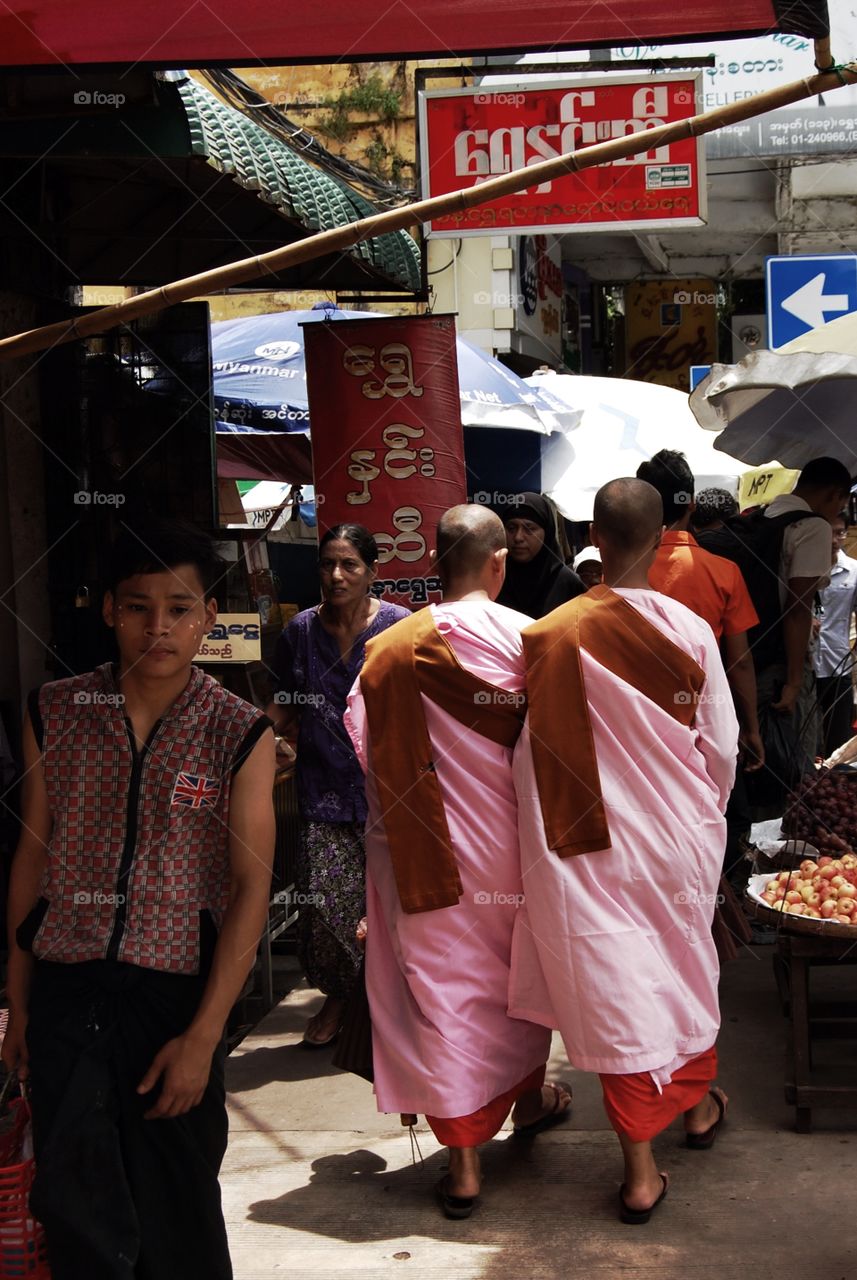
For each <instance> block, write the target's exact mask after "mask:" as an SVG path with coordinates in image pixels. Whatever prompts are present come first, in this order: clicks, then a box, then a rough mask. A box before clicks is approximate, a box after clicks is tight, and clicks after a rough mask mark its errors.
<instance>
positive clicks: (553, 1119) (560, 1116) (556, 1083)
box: [512, 1080, 574, 1138]
mask: <svg viewBox="0 0 857 1280" xmlns="http://www.w3.org/2000/svg"><path fill="white" fill-rule="evenodd" d="M548 1087H549V1088H551V1089H553V1091H554V1098H553V1108H552V1109H551V1110H550V1111H549V1112H548V1113H547V1115H544V1116H541V1117H540V1118H539V1119H538V1120H534V1121H533V1123H532V1124H519V1125H515V1126H514V1128H513V1129H512V1133H513V1134H514V1135H515V1137H516V1138H534V1137H535V1136H536V1134H537V1133H544V1131H545V1129H552V1128H553V1126H554V1125H555V1124H562V1122H563V1121H564V1120H567V1119H568V1118H569V1116H570V1115H571V1107H572V1102H573V1100H574V1095H573V1093H572V1089H571V1085H570V1084H566V1083H565V1081H564V1080H551V1081H549V1082H548ZM560 1089H563V1090H564V1091H565V1092H566V1093H567V1094H568V1096H569V1098H571V1099H572V1102H569V1104H568V1106H567V1107H562V1109H560V1102H561V1098H560Z"/></svg>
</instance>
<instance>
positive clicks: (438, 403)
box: [304, 316, 466, 608]
mask: <svg viewBox="0 0 857 1280" xmlns="http://www.w3.org/2000/svg"><path fill="white" fill-rule="evenodd" d="M304 342H305V346H306V371H307V390H308V394H309V405H310V418H311V421H312V453H313V472H314V479H315V492H316V502H317V511H318V527H319V536H322V535H323V534H324V533H325V532H326V531H327V530H328V529H330V528H333V526H334V525H337V524H341V523H351V524H362V525H365V527H366V528H367V529H368V530H369V532H370V533H371V534H372V535H373V536H374V538H375V541H376V542H377V544H378V552H379V555H378V581H377V583H376V587H375V590H376V592H377V594H378V595H380V596H381V597H382V598H383V599H384V600H388V601H391V602H394V603H397V604H403V605H406V606H407V607H408V608H418V607H419V606H421V605H424V604H428V603H429V602H430V601H431V600H438V599H439V598H440V581H439V580H438V578H437V577H436V576H435V575H434V573H433V571H432V567H431V562H430V558H429V553H430V552H431V551H432V549H433V548H434V543H435V531H436V529H437V522H438V520H439V518H440V516H441V515H442V514H443V512H444V511H446V510H447V509H448V508H449V507H452V506H455V505H456V504H457V503H460V502H465V501H466V485H465V476H464V443H463V436H462V429H461V410H460V401H459V391H458V366H457V362H456V354H455V321H454V319H453V317H452V316H390V317H383V318H379V319H377V320H374V319H373V320H366V319H363V320H333V321H330V322H326V323H316V324H309V325H306V326H305V328H304Z"/></svg>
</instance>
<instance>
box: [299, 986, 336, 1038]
mask: <svg viewBox="0 0 857 1280" xmlns="http://www.w3.org/2000/svg"><path fill="white" fill-rule="evenodd" d="M344 1009H345V1001H344V1000H337V999H334V997H333V996H328V997H327V999H326V1000H325V1002H324V1004H323V1005H322V1006H321V1008H320V1009H319V1011H318V1013H317V1014H315V1015H314V1017H312V1018H310V1020H309V1022H308V1023H307V1025H306V1031H305V1032H304V1040H305V1041H306V1042H307V1043H308V1044H326V1043H327V1041H328V1040H331V1039H332V1038H333V1036H335V1035H336V1033H337V1031H338V1030H339V1028H340V1026H341V1025H342V1014H343V1011H344Z"/></svg>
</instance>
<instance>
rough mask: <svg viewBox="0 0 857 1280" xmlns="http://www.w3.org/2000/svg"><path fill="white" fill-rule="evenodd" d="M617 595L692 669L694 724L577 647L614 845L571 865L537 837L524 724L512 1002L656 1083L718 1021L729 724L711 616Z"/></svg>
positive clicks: (617, 1068)
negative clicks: (520, 897)
mask: <svg viewBox="0 0 857 1280" xmlns="http://www.w3.org/2000/svg"><path fill="white" fill-rule="evenodd" d="M618 594H619V595H622V596H624V597H625V599H626V600H627V601H628V602H629V603H630V604H632V605H633V606H634V608H635V609H638V610H639V611H640V613H642V614H643V615H644V617H645V618H647V619H648V621H649V622H651V623H652V624H653V625H654V626H656V627H658V628H659V629H660V630H661V631H663V632H664V633H665V634H666V635H667V636H668V637H669V638H670V639H671V640H672V641H673V642H674V643H675V644H677V645H679V646H680V647H681V648H682V649H684V650H685V652H687V653H689V654H690V655H691V656H692V657H693V658H694V659H695V660H696V661H697V662H698V663H699V665H700V666H701V667H702V668H703V670H704V671H705V673H706V681H705V684H704V686H703V689H702V692H701V694H700V695H699V701H698V705H697V712H696V721H695V724H694V726H693V727H692V728H685V727H684V726H683V725H681V724H679V722H678V721H677V720H675V719H674V718H673V717H672V716H671V715H669V714H667V713H666V712H664V711H662V710H661V709H660V707H658V706H656V705H655V704H654V703H653V702H651V701H650V700H649V699H648V698H646V697H645V696H644V695H643V694H641V693H639V692H638V691H637V690H635V689H632V688H631V687H630V686H629V685H627V684H626V683H625V682H624V681H622V680H621V679H620V678H619V677H617V676H615V675H613V674H612V673H611V672H609V671H607V670H605V669H604V668H603V667H601V666H600V665H599V664H598V663H596V662H595V660H594V659H593V658H592V657H590V655H589V654H588V653H586V652H583V653H582V661H583V675H584V681H585V684H586V693H587V700H588V703H589V714H590V719H591V723H592V732H593V737H594V742H595V751H596V756H597V759H598V766H599V772H600V778H601V788H602V793H603V799H604V806H605V812H606V814H607V821H608V824H609V828H610V835H611V841H612V848H611V849H607V850H602V851H600V852H596V853H587V854H580V855H578V856H576V857H571V858H560V857H559V856H558V855H557V854H556V853H555V852H554V851H553V850H552V849H549V848H548V846H547V843H546V841H545V833H544V825H543V822H542V812H541V806H540V802H539V796H538V791H537V787H536V778H535V773H534V770H533V757H532V750H531V746H530V738H529V721H528V722H527V724H526V725H525V726H524V731H523V733H522V735H521V737H520V739H519V740H518V745H517V747H516V749H515V760H514V773H515V784H516V788H517V793H518V810H519V827H520V836H521V861H522V874H523V882H524V892H525V895H526V902H525V904H524V905H523V907H522V909H521V911H520V912H519V915H518V920H517V922H516V926H515V943H514V956H513V972H512V981H511V998H510V1011H511V1012H512V1013H514V1014H515V1015H516V1016H517V1017H519V1018H531V1019H533V1020H534V1021H537V1022H542V1023H543V1024H544V1025H545V1026H546V1027H559V1029H560V1031H561V1032H562V1037H563V1040H564V1041H565V1046H566V1052H567V1053H568V1058H569V1061H570V1062H571V1063H572V1065H573V1066H575V1067H579V1068H581V1069H582V1070H585V1071H597V1072H601V1073H605V1074H609V1075H627V1074H631V1073H634V1072H651V1073H652V1076H653V1078H654V1080H655V1082H656V1083H657V1084H658V1085H663V1084H666V1083H668V1082H669V1079H670V1076H671V1074H672V1072H673V1071H675V1070H678V1069H679V1068H680V1067H681V1066H682V1065H683V1064H684V1063H685V1062H688V1061H689V1060H690V1059H692V1058H694V1057H696V1056H697V1055H698V1054H700V1053H703V1052H704V1051H705V1050H707V1049H709V1048H711V1046H712V1045H713V1044H714V1042H715V1040H716V1038H717V1031H718V1028H719V1026H720V1010H719V1006H718V999H717V980H718V975H719V965H718V960H717V953H716V950H715V947H714V943H713V941H712V938H711V920H712V916H713V913H714V906H715V902H716V895H717V892H718V883H719V880H720V870H721V864H722V860H723V852H724V848H725V841H726V824H725V821H724V819H723V811H724V808H725V806H726V801H727V799H728V796H729V792H730V790H731V787H732V782H733V778H734V774H735V758H736V752H737V738H738V724H737V721H736V718H735V712H734V709H733V704H732V696H731V694H730V692H729V686H728V684H727V682H726V675H725V673H724V671H723V665H722V663H721V660H720V654H719V652H718V649H717V644H716V642H715V640H714V636H713V634H712V631H711V628H710V627H709V626H708V624H707V623H705V622H703V621H702V620H701V619H700V618H698V617H697V616H696V614H694V613H691V611H690V610H689V609H686V608H685V606H684V605H682V604H679V603H678V602H677V601H675V600H670V599H668V598H667V597H666V596H663V595H660V594H659V593H658V592H656V591H649V590H630V589H621V590H619V591H618Z"/></svg>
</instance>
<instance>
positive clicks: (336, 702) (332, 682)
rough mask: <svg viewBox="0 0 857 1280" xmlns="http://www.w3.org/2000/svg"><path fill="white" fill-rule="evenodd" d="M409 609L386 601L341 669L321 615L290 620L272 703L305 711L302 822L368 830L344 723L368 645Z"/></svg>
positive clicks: (300, 762)
mask: <svg viewBox="0 0 857 1280" xmlns="http://www.w3.org/2000/svg"><path fill="white" fill-rule="evenodd" d="M409 616H410V611H409V610H408V609H403V608H402V607H401V606H400V605H397V604H386V603H385V602H384V601H383V600H382V601H381V604H380V606H379V608H378V612H377V613H376V614H375V617H374V618H373V619H372V621H371V622H370V623H369V625H368V627H367V628H366V630H365V631H363V632H361V634H360V635H359V636H358V637H357V639H356V640H355V642H354V644H353V646H352V649H351V653H350V654H349V656H348V661H347V662H344V661H343V659H342V655H341V654H340V652H339V644H338V642H337V641H336V639H335V637H334V636H332V635H331V634H330V633H329V632H328V631H325V629H324V627H323V626H322V625H321V622H320V621H319V617H318V609H317V608H313V609H304V611H303V613H299V614H298V615H297V617H296V618H292V620H291V622H290V623H289V624H288V626H287V627H286V629H285V631H284V632H283V634H282V635H281V636H280V638H279V640H278V641H277V652H276V656H275V658H274V670H275V672H276V677H277V691H276V694H275V698H276V697H277V696H279V700H280V701H282V702H285V703H286V704H287V705H292V706H295V707H297V708H298V709H299V710H300V713H301V718H300V728H299V729H298V745H297V750H298V759H297V779H298V803H299V805H300V812H301V817H302V818H309V819H312V820H314V821H316V822H365V820H366V813H367V809H366V791H365V786H364V781H363V770H362V769H361V768H360V764H359V762H358V760H357V756H356V755H355V754H354V748H353V747H352V745H351V739H350V738H349V736H348V734H347V732H346V729H345V725H344V724H343V722H342V717H343V715H344V713H345V704H346V700H347V698H348V695H349V693H350V692H351V686H352V685H353V684H354V681H355V680H356V679H357V677H358V675H359V674H360V668H361V667H362V666H363V658H364V657H365V654H366V641H367V640H371V639H372V637H373V636H376V635H378V634H379V633H380V632H381V631H386V629H387V627H391V626H392V625H393V623H394V622H399V620H400V619H401V618H407V617H409Z"/></svg>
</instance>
